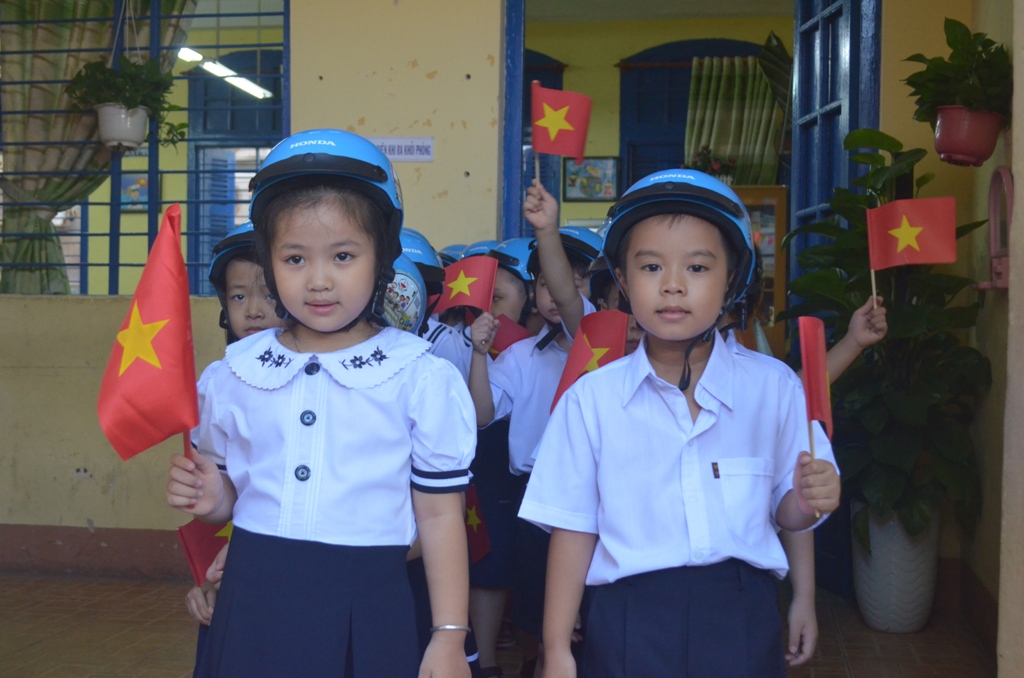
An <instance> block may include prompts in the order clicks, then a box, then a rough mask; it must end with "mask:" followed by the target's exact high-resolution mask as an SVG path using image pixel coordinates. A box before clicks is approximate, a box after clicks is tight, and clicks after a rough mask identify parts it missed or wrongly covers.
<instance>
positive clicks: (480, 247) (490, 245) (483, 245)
mask: <svg viewBox="0 0 1024 678" xmlns="http://www.w3.org/2000/svg"><path fill="white" fill-rule="evenodd" d="M499 244H500V243H499V242H498V241H497V240H481V241H479V242H475V243H473V244H472V245H470V246H469V247H467V248H466V251H465V252H463V253H462V258H463V259H465V258H466V257H479V256H483V255H485V254H487V253H488V252H490V251H491V250H493V249H494V248H495V247H497V246H498V245H499Z"/></svg>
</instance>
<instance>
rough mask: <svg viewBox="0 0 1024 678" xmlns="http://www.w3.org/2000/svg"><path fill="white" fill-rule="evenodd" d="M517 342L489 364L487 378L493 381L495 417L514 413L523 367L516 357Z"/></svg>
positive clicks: (492, 392)
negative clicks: (513, 406)
mask: <svg viewBox="0 0 1024 678" xmlns="http://www.w3.org/2000/svg"><path fill="white" fill-rule="evenodd" d="M516 356H517V347H516V344H513V345H512V346H510V347H508V348H507V349H505V350H504V351H502V352H501V354H499V355H498V357H497V358H496V359H495V360H494V362H492V363H490V364H489V365H488V366H487V378H488V379H489V380H490V382H491V400H492V401H493V402H494V419H493V420H492V421H497V420H499V419H504V418H505V417H507V416H509V415H510V414H512V403H513V402H515V399H516V391H517V390H518V386H519V381H520V379H521V377H522V367H521V366H520V364H519V361H518V360H517V359H516Z"/></svg>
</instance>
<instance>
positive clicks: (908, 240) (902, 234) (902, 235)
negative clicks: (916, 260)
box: [889, 214, 924, 254]
mask: <svg viewBox="0 0 1024 678" xmlns="http://www.w3.org/2000/svg"><path fill="white" fill-rule="evenodd" d="M923 230H924V229H923V228H917V227H914V226H911V225H910V221H909V220H908V219H907V215H906V214H904V215H903V221H901V222H900V227H899V228H894V229H892V230H891V231H889V235H891V236H892V237H894V238H896V239H897V240H899V242H898V243H897V244H896V253H897V254H899V253H900V252H902V251H903V248H905V247H908V246H909V247H913V248H914V249H915V250H917V251H918V252H920V251H921V248H920V247H918V245H917V234H918V233H920V232H921V231H923Z"/></svg>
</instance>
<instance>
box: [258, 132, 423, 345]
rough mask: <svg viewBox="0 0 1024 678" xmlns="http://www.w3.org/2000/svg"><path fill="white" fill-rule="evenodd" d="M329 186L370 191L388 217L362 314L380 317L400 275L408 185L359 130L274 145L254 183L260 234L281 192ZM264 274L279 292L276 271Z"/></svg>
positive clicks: (305, 134)
mask: <svg viewBox="0 0 1024 678" xmlns="http://www.w3.org/2000/svg"><path fill="white" fill-rule="evenodd" d="M323 185H327V186H333V187H338V188H344V189H348V190H352V191H355V192H357V193H360V194H362V195H364V196H366V197H367V198H368V199H369V200H370V202H372V203H373V204H374V205H375V206H376V207H377V208H378V209H379V210H380V211H381V214H382V215H383V217H384V224H385V226H384V228H385V232H384V238H383V240H384V251H383V252H378V253H377V254H378V259H379V260H380V263H379V264H378V267H379V271H378V281H377V291H376V293H375V294H374V296H373V298H372V299H371V300H370V303H369V304H368V305H367V309H366V312H365V313H364V314H361V316H360V317H368V318H372V319H376V320H380V318H381V313H382V312H383V307H382V303H383V294H384V289H385V288H386V287H387V285H388V283H390V282H391V280H392V278H393V277H394V271H393V269H392V267H391V264H392V262H393V261H394V260H395V259H396V258H397V257H398V255H400V254H401V253H402V245H401V242H400V240H399V231H400V230H401V228H402V215H403V211H402V190H401V187H400V185H399V183H398V180H397V178H396V176H395V173H394V168H393V167H392V165H391V161H389V160H388V158H387V156H385V155H384V153H383V152H381V150H380V149H379V148H377V146H376V145H374V144H373V143H372V142H370V141H369V140H367V139H364V138H363V137H361V136H359V135H358V134H354V133H352V132H346V131H343V130H337V129H314V130H308V131H305V132H299V133H298V134H293V135H292V136H290V137H288V138H286V139H284V140H282V141H281V142H279V143H278V144H277V145H276V146H274V148H273V149H271V151H270V153H269V154H268V155H267V158H266V160H264V162H263V165H262V167H260V169H259V171H258V172H256V175H255V176H254V177H253V178H252V180H251V181H250V182H249V190H250V191H252V198H251V200H250V202H249V218H250V219H251V220H252V222H253V224H255V228H256V231H257V235H258V236H260V234H261V233H262V232H265V229H268V228H269V225H266V224H264V223H263V216H264V213H265V212H266V210H267V207H268V206H269V205H270V204H271V202H273V200H274V199H275V198H276V197H278V196H280V195H282V194H284V193H287V192H290V191H294V190H295V189H302V188H307V187H314V186H323ZM264 275H265V276H266V280H267V286H268V287H270V291H271V292H272V293H273V294H274V296H278V295H277V286H276V284H275V282H274V275H273V270H272V269H271V268H270V267H267V266H264ZM277 310H278V315H280V316H281V317H285V315H286V314H287V311H286V310H285V308H284V306H283V305H282V304H281V303H280V301H278V309H277ZM356 322H358V320H357V321H353V323H352V326H354V325H355V323H356ZM344 329H346V330H347V329H350V328H344Z"/></svg>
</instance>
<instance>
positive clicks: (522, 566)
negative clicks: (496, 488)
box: [512, 474, 551, 638]
mask: <svg viewBox="0 0 1024 678" xmlns="http://www.w3.org/2000/svg"><path fill="white" fill-rule="evenodd" d="M529 480H530V476H529V474H527V475H522V476H519V482H521V483H522V488H521V490H520V493H519V498H518V501H517V502H516V514H517V515H518V514H519V507H520V506H521V505H522V503H523V495H525V494H526V485H527V484H528V483H529ZM550 543H551V535H550V534H549V533H548V532H545V531H544V530H542V529H541V528H539V527H537V526H536V525H534V524H533V523H531V522H529V521H528V520H523V519H522V518H516V555H515V574H514V581H515V593H514V595H513V597H512V625H513V626H515V627H516V628H517V629H519V630H520V631H523V632H524V633H528V634H530V635H531V636H534V637H536V638H540V637H541V635H542V629H541V626H542V622H543V621H544V590H545V583H546V581H547V571H548V545H549V544H550Z"/></svg>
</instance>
